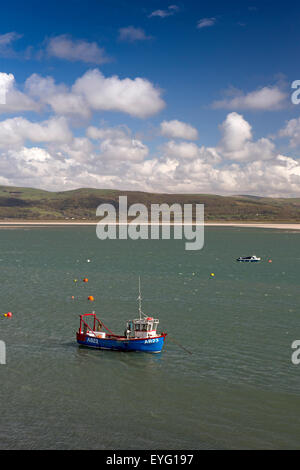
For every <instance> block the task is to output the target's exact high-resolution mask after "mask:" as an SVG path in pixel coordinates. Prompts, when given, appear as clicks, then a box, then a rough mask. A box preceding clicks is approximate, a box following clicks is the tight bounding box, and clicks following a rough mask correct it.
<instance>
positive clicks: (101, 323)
mask: <svg viewBox="0 0 300 470" xmlns="http://www.w3.org/2000/svg"><path fill="white" fill-rule="evenodd" d="M85 316H91V317H93V318H94V325H93V328H92V327H91V326H90V325H89V324H88V323H87V322H86V321H85V320H84V319H83V317H85ZM96 322H98V325H100V326H101V327H103V328H104V329H105V330H106V331H107V332H108V333H109V334H108V335H107V336H108V337H113V338H123V336H121V335H116V334H115V333H113V332H112V331H111V330H110V329H109V328H108V327H107V326H105V325H104V323H103V321H101V320H99V318H97V317H96V314H95V313H83V314H82V315H80V326H79V332H80V333H82V325H85V326H86V327H87V330H88V331H89V332H91V333H92V334H93V335H94V336H96V333H95V329H96Z"/></svg>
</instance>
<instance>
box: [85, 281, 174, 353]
mask: <svg viewBox="0 0 300 470" xmlns="http://www.w3.org/2000/svg"><path fill="white" fill-rule="evenodd" d="M139 285H140V284H139ZM138 300H139V318H137V319H135V320H129V321H128V322H127V324H126V329H125V332H124V335H122V336H121V335H116V334H114V333H113V332H112V331H111V330H110V329H109V328H107V327H106V326H105V325H104V323H103V322H102V321H101V320H99V319H98V318H97V317H96V314H95V312H92V313H84V314H82V315H80V325H79V330H78V332H77V343H78V344H80V345H82V346H87V347H90V348H95V349H111V350H115V351H125V352H129V351H142V352H150V353H160V352H161V350H162V348H163V345H164V341H165V338H166V336H167V334H166V333H158V332H157V327H158V324H159V320H158V319H156V318H153V317H150V316H147V315H145V314H144V313H143V312H142V308H141V301H142V297H141V291H140V289H139V297H138Z"/></svg>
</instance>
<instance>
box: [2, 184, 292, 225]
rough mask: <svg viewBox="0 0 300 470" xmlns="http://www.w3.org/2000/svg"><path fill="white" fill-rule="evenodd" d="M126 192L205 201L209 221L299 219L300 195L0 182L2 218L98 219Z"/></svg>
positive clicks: (132, 197) (133, 198) (145, 198)
mask: <svg viewBox="0 0 300 470" xmlns="http://www.w3.org/2000/svg"><path fill="white" fill-rule="evenodd" d="M121 195H127V197H128V205H131V204H133V203H143V204H145V205H146V206H147V207H149V206H150V204H151V203H156V204H162V203H167V204H172V203H179V204H196V203H202V204H205V219H206V220H207V221H224V222H225V221H245V222H246V221H247V222H249V221H255V222H259V221H261V222H266V221H269V222H299V223H300V198H299V199H298V198H290V199H274V198H265V197H258V196H247V195H246V196H227V197H225V196H217V195H210V194H156V193H145V192H137V191H117V190H108V189H89V188H82V189H76V190H73V191H62V192H50V191H43V190H40V189H33V188H18V187H12V186H0V220H2V221H4V220H12V219H18V220H20V219H22V220H72V219H76V220H82V219H85V220H97V219H96V208H97V207H98V205H99V204H102V203H107V202H109V203H111V204H114V206H115V207H116V208H118V198H119V196H121Z"/></svg>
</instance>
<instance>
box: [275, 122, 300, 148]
mask: <svg viewBox="0 0 300 470" xmlns="http://www.w3.org/2000/svg"><path fill="white" fill-rule="evenodd" d="M279 136H280V137H288V138H289V140H290V146H291V147H298V146H300V118H297V119H291V120H290V121H288V122H287V123H286V126H285V127H284V128H283V129H281V130H280V131H279Z"/></svg>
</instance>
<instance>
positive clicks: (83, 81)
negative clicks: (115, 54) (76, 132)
mask: <svg viewBox="0 0 300 470" xmlns="http://www.w3.org/2000/svg"><path fill="white" fill-rule="evenodd" d="M72 93H75V94H78V95H82V96H83V97H84V98H85V100H86V102H87V103H88V105H89V107H90V108H91V109H93V110H101V111H121V112H124V113H127V114H130V115H131V116H135V117H139V118H146V117H149V116H152V115H153V114H156V113H158V112H159V111H161V110H162V109H163V107H164V106H165V103H164V101H163V100H162V98H161V91H160V90H159V89H158V88H155V87H154V86H153V85H152V83H151V82H149V81H148V80H146V79H145V78H139V77H137V78H135V79H133V80H132V79H130V78H124V79H120V78H119V77H118V76H116V75H114V76H112V77H108V78H106V77H104V75H103V74H102V73H101V72H100V71H99V70H97V69H94V70H89V71H88V72H86V73H85V74H84V75H83V77H81V78H79V79H78V80H76V82H75V84H74V85H73V87H72Z"/></svg>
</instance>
